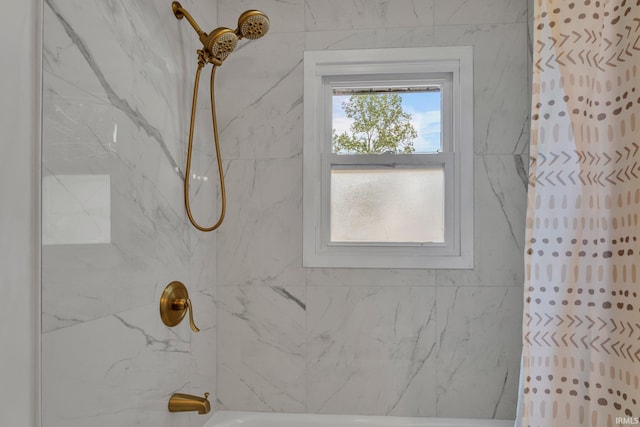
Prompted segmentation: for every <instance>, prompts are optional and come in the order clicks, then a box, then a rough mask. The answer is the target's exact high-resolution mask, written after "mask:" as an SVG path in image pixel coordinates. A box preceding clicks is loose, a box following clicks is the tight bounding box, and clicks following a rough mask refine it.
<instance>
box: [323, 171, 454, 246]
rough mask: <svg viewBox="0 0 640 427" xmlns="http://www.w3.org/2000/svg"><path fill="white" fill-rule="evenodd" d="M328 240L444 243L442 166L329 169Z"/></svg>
mask: <svg viewBox="0 0 640 427" xmlns="http://www.w3.org/2000/svg"><path fill="white" fill-rule="evenodd" d="M331 241H332V242H385V243H391V242H411V243H427V242H433V243H436V242H444V168H443V167H440V168H429V169H424V168H423V169H349V170H345V169H333V170H332V171H331Z"/></svg>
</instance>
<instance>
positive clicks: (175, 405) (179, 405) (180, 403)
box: [169, 393, 211, 414]
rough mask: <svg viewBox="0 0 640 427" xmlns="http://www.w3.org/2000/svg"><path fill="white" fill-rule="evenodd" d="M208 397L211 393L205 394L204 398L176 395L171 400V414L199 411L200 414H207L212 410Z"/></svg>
mask: <svg viewBox="0 0 640 427" xmlns="http://www.w3.org/2000/svg"><path fill="white" fill-rule="evenodd" d="M208 397H209V393H205V394H204V397H199V396H192V395H190V394H183V393H174V394H173V395H171V398H170V399H169V412H185V411H198V413H199V414H207V413H209V411H210V410H211V404H210V403H209V400H207V398H208Z"/></svg>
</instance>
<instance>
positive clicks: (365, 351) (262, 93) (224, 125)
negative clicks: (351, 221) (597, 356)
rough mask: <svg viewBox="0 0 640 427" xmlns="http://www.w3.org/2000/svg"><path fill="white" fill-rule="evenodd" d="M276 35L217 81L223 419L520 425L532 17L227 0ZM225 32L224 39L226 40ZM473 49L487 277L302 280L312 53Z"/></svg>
mask: <svg viewBox="0 0 640 427" xmlns="http://www.w3.org/2000/svg"><path fill="white" fill-rule="evenodd" d="M249 8H260V9H261V10H263V11H265V12H266V13H267V14H268V15H269V17H270V18H271V23H272V28H271V30H270V32H269V34H268V35H267V37H265V38H263V39H260V40H257V41H252V42H249V43H246V44H245V43H244V42H243V44H242V47H241V48H240V49H238V50H237V51H236V52H235V53H233V55H232V56H230V57H229V58H228V59H227V61H226V62H225V64H224V65H223V67H221V69H220V73H219V76H218V77H219V89H217V90H218V94H219V105H220V106H219V110H220V119H221V129H222V132H221V138H222V153H223V157H224V158H225V160H226V166H225V167H226V171H227V177H228V185H227V190H228V194H229V207H228V209H229V211H228V212H229V214H228V219H227V221H226V222H225V224H224V226H223V227H222V228H221V229H220V231H219V233H218V240H217V262H218V268H217V271H216V281H217V301H218V321H217V331H218V348H217V357H216V363H217V369H218V371H217V381H218V382H217V390H218V394H217V404H218V406H219V407H221V408H226V409H238V410H265V411H287V412H318V413H357V414H392V415H409V416H441V417H479V418H513V417H514V416H515V406H516V397H517V385H518V371H519V360H520V349H521V321H522V286H523V281H524V278H523V245H524V225H525V207H526V182H527V180H526V165H527V162H528V159H527V153H528V138H529V134H528V123H529V107H530V106H529V93H530V89H529V87H530V83H529V81H530V71H529V70H530V50H529V46H528V36H527V34H528V27H529V25H528V21H529V18H528V14H529V7H528V1H527V0H287V1H278V0H261V1H259V2H256V1H251V0H218V16H219V22H220V23H221V25H230V26H231V25H232V23H234V22H235V20H236V19H237V16H238V15H239V14H240V13H241V12H242V11H243V10H245V9H249ZM227 23H229V24H227ZM455 45H473V46H474V66H475V78H474V85H475V94H474V95H475V202H476V210H475V224H476V226H475V268H474V269H473V270H366V269H318V268H303V267H302V257H301V253H302V223H301V218H302V129H303V121H302V116H303V111H302V93H303V62H302V58H303V52H304V50H320V49H357V48H363V49H366V48H384V47H408V46H455Z"/></svg>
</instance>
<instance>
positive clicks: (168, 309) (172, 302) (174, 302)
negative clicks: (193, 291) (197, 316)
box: [160, 281, 200, 332]
mask: <svg viewBox="0 0 640 427" xmlns="http://www.w3.org/2000/svg"><path fill="white" fill-rule="evenodd" d="M187 311H188V312H189V326H190V327H191V330H192V331H193V332H200V329H199V328H198V327H197V326H196V324H195V322H194V321H193V307H192V304H191V299H189V292H188V291H187V287H186V286H185V285H184V284H183V283H182V282H178V281H176V282H171V283H169V284H168V285H167V287H166V288H165V289H164V292H162V296H161V297H160V317H161V318H162V322H163V323H164V324H165V325H167V326H169V327H173V326H176V325H177V324H179V323H180V322H181V321H182V319H183V318H184V316H185V315H186V314H187Z"/></svg>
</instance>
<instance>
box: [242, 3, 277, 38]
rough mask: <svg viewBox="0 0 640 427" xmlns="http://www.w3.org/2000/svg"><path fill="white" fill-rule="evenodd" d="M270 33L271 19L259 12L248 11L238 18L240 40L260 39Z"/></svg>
mask: <svg viewBox="0 0 640 427" xmlns="http://www.w3.org/2000/svg"><path fill="white" fill-rule="evenodd" d="M267 31H269V18H268V17H267V15H265V14H264V13H262V12H260V11H259V10H247V11H246V12H244V13H243V14H242V15H240V18H238V29H237V30H236V34H237V35H238V37H239V38H243V37H244V38H247V39H249V40H255V39H259V38H260V37H262V36H264V35H265V34H267Z"/></svg>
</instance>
